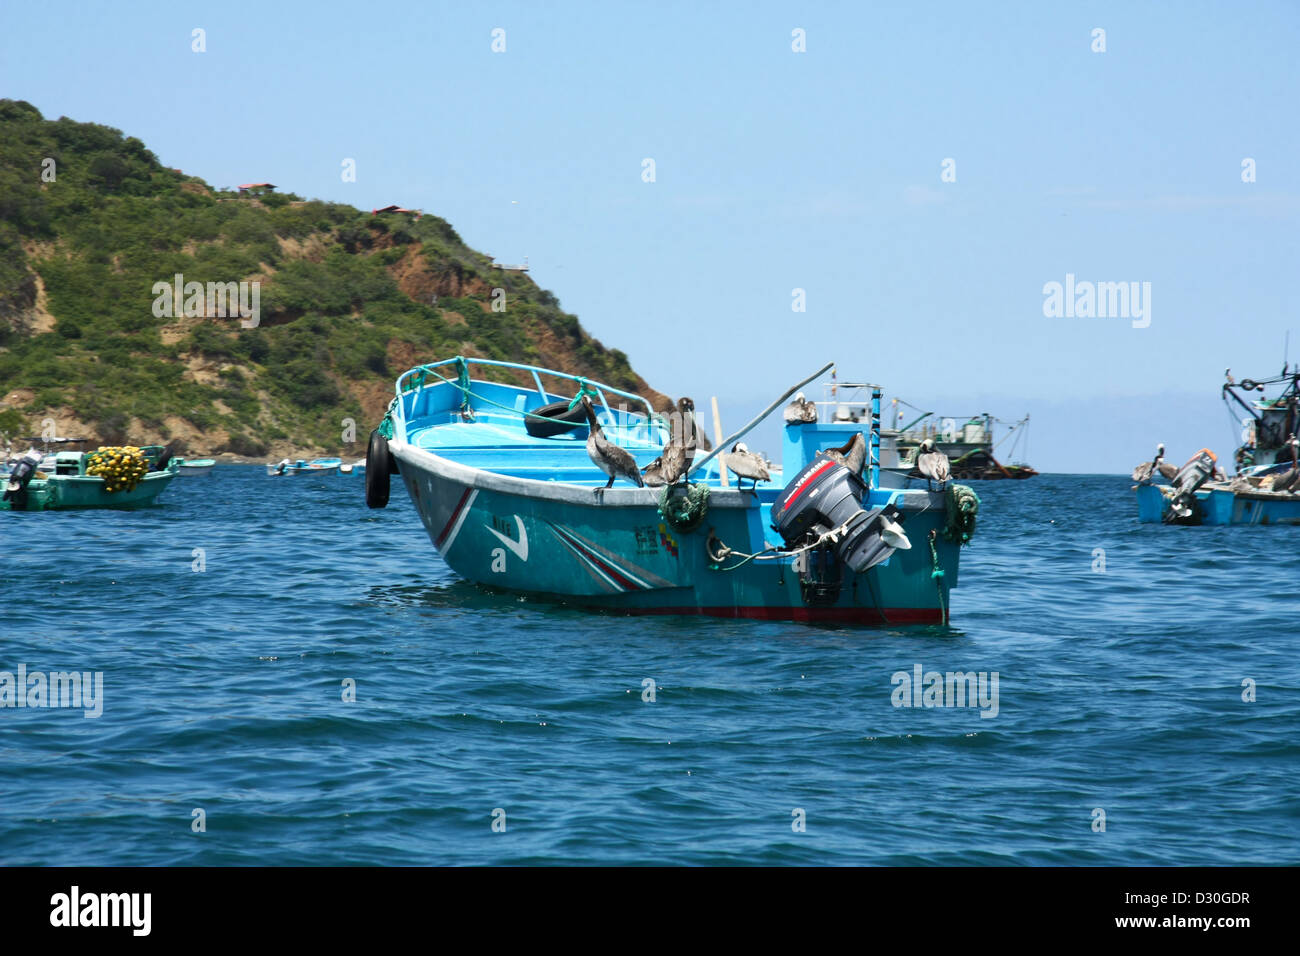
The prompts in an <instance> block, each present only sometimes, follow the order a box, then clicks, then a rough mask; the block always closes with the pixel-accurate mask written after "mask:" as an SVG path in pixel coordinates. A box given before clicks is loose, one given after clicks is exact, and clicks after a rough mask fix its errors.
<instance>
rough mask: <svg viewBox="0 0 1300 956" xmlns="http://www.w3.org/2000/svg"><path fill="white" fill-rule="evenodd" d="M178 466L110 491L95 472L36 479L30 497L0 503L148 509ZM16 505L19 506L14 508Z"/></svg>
mask: <svg viewBox="0 0 1300 956" xmlns="http://www.w3.org/2000/svg"><path fill="white" fill-rule="evenodd" d="M175 467H176V466H175V465H172V466H171V467H170V468H169V469H168V470H167V471H160V472H153V473H151V474H148V475H146V476H145V477H144V478H142V479H140V482H139V483H138V484H137V485H136V486H135V487H134V488H132V489H131V490H130V491H126V490H122V491H114V492H108V491H105V490H104V479H102V478H96V477H94V476H93V475H57V476H51V477H49V478H37V479H33V480H32V481H31V482H29V483H28V485H27V490H26V497H25V498H22V499H19V500H18V501H15V500H12V499H11V500H10V501H3V502H0V511H74V510H79V509H84V508H122V509H130V508H145V507H148V506H149V505H152V504H153V503H154V499H156V498H157V497H158V496H159V495H160V494H162V492H163V489H164V488H166V487H167V486H168V485H169V484H170V483H171V480H172V478H174V477H176V471H175ZM15 504H17V505H18V507H14V506H15Z"/></svg>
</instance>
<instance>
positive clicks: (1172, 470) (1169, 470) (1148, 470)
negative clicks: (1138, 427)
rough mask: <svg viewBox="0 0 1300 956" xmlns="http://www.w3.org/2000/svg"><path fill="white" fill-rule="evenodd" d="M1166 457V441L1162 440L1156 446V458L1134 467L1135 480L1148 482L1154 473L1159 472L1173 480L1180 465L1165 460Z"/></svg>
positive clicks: (1143, 482)
mask: <svg viewBox="0 0 1300 956" xmlns="http://www.w3.org/2000/svg"><path fill="white" fill-rule="evenodd" d="M1164 458H1165V445H1164V442H1161V443H1160V444H1159V445H1157V446H1156V457H1155V458H1153V459H1151V460H1150V461H1144V462H1142V464H1140V465H1138V466H1137V467H1136V468H1134V469H1133V480H1134V481H1137V482H1141V483H1142V484H1147V483H1148V482H1150V481H1151V477H1152V475H1154V474H1156V473H1157V472H1159V473H1160V474H1161V475H1163V476H1164V477H1165V478H1167V479H1169V480H1170V481H1172V480H1173V478H1174V475H1176V474H1178V466H1177V465H1172V464H1170V463H1169V462H1167V461H1165V460H1164Z"/></svg>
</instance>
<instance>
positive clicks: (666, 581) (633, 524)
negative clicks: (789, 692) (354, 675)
mask: <svg viewBox="0 0 1300 956" xmlns="http://www.w3.org/2000/svg"><path fill="white" fill-rule="evenodd" d="M831 368H832V365H829V364H828V365H827V366H826V367H825V368H823V369H821V370H820V371H819V372H818V373H816V374H815V375H813V376H810V377H809V378H806V379H804V380H803V381H802V382H800V383H799V384H798V385H796V386H793V387H791V388H790V389H789V390H788V391H786V392H785V394H784V395H782V396H781V397H780V398H778V399H777V400H776V401H774V402H773V403H772V404H771V405H770V406H769V407H768V409H767V411H766V412H764V413H763V415H760V416H759V417H758V418H757V419H755V420H754V421H752V422H750V423H749V424H748V425H746V426H745V427H744V428H743V429H741V430H740V431H738V432H736V433H735V434H733V435H731V436H730V437H728V438H727V439H726V440H725V441H724V442H722V443H720V444H719V445H718V448H716V449H714V450H713V451H712V452H709V453H707V454H705V453H703V449H702V448H701V449H700V452H699V453H697V454H696V455H695V457H694V459H693V461H692V462H691V464H690V465H689V470H688V473H687V475H686V477H685V479H684V480H683V481H681V482H678V483H676V484H674V485H670V486H666V487H652V486H648V485H647V486H645V487H638V486H637V484H636V483H635V481H634V480H630V479H629V478H626V477H621V476H620V477H617V478H615V479H614V480H613V482H612V486H610V487H608V490H605V489H606V486H607V485H609V484H610V478H609V472H608V471H605V470H601V468H599V467H597V464H598V462H597V460H595V459H594V458H593V457H592V454H589V448H588V441H587V439H588V435H589V429H590V425H589V416H588V412H589V411H590V412H591V413H593V414H594V416H595V419H596V421H597V423H598V425H599V432H600V434H601V435H602V436H603V442H608V443H612V444H613V445H616V446H617V447H618V448H620V449H622V450H623V451H625V452H627V453H628V455H630V456H631V457H632V458H633V459H635V462H636V466H637V467H638V468H640V469H642V470H644V469H645V468H646V467H647V466H649V465H650V464H651V463H652V462H654V460H655V459H656V458H660V457H661V456H662V455H663V452H664V449H665V446H667V445H668V444H669V443H670V442H671V440H672V436H673V434H674V433H673V429H672V426H671V425H670V423H669V421H668V420H666V418H665V416H664V415H661V414H659V413H657V412H656V410H655V409H654V408H653V407H652V406H651V404H650V403H649V402H648V401H647V400H646V399H645V398H643V397H641V396H639V395H635V394H633V393H631V392H625V391H622V390H620V389H617V388H614V387H612V386H609V385H605V384H602V383H598V382H594V381H590V380H587V379H584V378H582V377H580V376H576V375H570V374H567V373H563V372H556V371H552V370H549V369H544V368H539V367H536V366H530V365H521V364H517V363H513V362H502V361H495V360H489V359H479V358H465V357H460V356H458V357H456V358H451V359H446V360H444V361H440V362H435V363H432V364H428V365H420V366H417V367H416V368H413V369H410V370H409V371H407V372H405V373H403V374H402V375H401V376H400V377H399V378H398V380H397V385H396V396H395V397H394V398H393V400H392V402H391V404H390V405H389V408H388V412H387V414H386V415H385V416H384V419H383V421H382V422H381V423H380V425H379V427H378V428H377V429H375V431H374V432H372V433H371V436H370V442H369V446H368V449H367V456H366V471H365V481H366V502H367V504H368V505H369V506H370V507H372V508H378V507H384V506H385V505H386V504H387V503H388V499H389V483H390V477H391V476H393V475H398V476H400V478H401V480H402V483H403V484H404V485H405V486H406V491H407V493H408V495H409V496H410V499H411V502H412V504H414V506H415V509H416V511H417V512H418V513H419V515H420V518H421V520H422V521H423V523H424V527H425V529H426V531H427V532H428V535H429V538H430V539H431V540H432V542H433V545H434V547H435V548H436V549H437V550H438V551H439V552H440V553H441V555H442V557H443V559H444V560H445V561H446V563H447V564H448V566H449V567H451V569H452V570H453V571H455V572H456V573H457V574H459V575H461V576H462V577H464V578H467V579H468V580H470V581H473V582H477V583H479V584H483V585H488V586H494V587H498V588H502V589H506V590H509V591H515V592H524V593H529V594H533V595H538V596H541V597H545V598H548V599H556V600H560V601H563V602H566V603H571V604H575V605H579V606H582V607H588V608H594V609H604V610H613V611H618V612H622V613H639V614H704V615H714V616H720V617H736V618H760V619H773V620H798V621H811V622H846V623H855V624H870V623H890V624H893V623H904V622H912V623H915V622H922V623H929V622H934V623H946V621H947V615H948V599H949V592H950V590H951V589H952V588H954V587H956V586H957V566H958V558H959V553H960V549H961V544H962V543H963V542H965V541H968V540H969V537H970V533H971V532H972V531H973V527H974V507H976V506H977V505H978V499H976V498H975V496H974V494H973V493H969V495H968V497H966V498H964V499H963V500H964V501H965V502H966V505H964V506H963V507H964V511H963V508H956V509H954V508H953V507H952V504H953V499H952V495H953V491H954V489H958V488H961V486H951V485H950V486H949V487H948V488H947V489H945V490H935V491H929V490H923V489H885V488H881V487H880V462H879V457H880V454H879V453H880V417H879V402H880V390H879V389H878V388H877V389H875V390H874V392H873V405H874V409H873V410H874V414H873V417H872V420H871V424H870V426H869V431H867V432H866V433H865V434H863V430H862V426H860V425H858V424H856V423H848V422H818V421H798V422H791V423H788V424H786V425H785V427H784V431H785V435H784V441H783V457H782V461H781V462H780V463H779V464H780V466H781V467H777V463H773V465H772V467H771V469H770V480H769V481H759V482H758V483H757V487H756V488H755V489H750V488H745V489H744V490H740V489H738V488H734V487H730V486H729V480H728V479H727V478H724V471H723V468H725V461H724V457H725V456H722V455H719V450H722V449H728V448H734V447H735V443H736V442H737V441H739V439H740V438H741V437H742V436H743V435H745V434H746V433H748V431H750V430H751V429H752V428H753V427H754V426H755V425H756V424H758V422H759V421H761V420H762V419H763V418H764V417H766V415H768V414H770V413H772V412H773V411H775V410H777V409H778V408H779V407H780V406H781V405H782V404H783V403H784V402H785V401H786V400H787V399H789V398H790V396H791V395H793V394H794V393H795V391H796V389H798V388H799V387H800V386H802V385H805V384H807V383H808V382H810V381H813V380H815V379H816V378H818V377H819V376H821V375H824V374H825V373H826V372H827V371H828V370H829V369H831ZM472 372H473V373H477V374H476V375H474V376H473V377H472V376H471V373H472ZM486 374H492V375H493V377H495V378H505V377H509V378H512V379H515V380H516V381H519V380H523V381H528V380H529V379H531V381H532V384H533V387H529V386H526V385H518V384H507V383H505V382H501V381H488V380H486V379H485V378H480V377H478V375H486ZM543 377H545V378H546V379H548V381H550V382H551V383H552V385H551V389H548V388H547V387H546V386H545V385H543V381H542V379H543ZM556 383H558V384H556ZM685 404H689V402H687V403H685ZM679 407H681V406H680V405H679ZM670 411H671V410H670ZM670 417H671V416H670ZM852 434H863V438H864V439H865V440H866V443H867V445H868V447H869V451H868V452H867V455H866V456H865V457H866V460H865V462H864V465H863V467H862V471H861V473H854V472H853V471H851V470H850V468H849V467H848V466H846V465H845V464H844V463H843V458H844V456H840V457H839V458H835V457H833V456H827V455H826V454H824V452H825V451H826V450H827V449H835V448H842V447H844V446H846V445H847V444H848V443H849V442H850V441H851V440H852ZM602 447H606V446H605V445H604V444H603V443H602ZM859 460H860V459H859ZM620 475H621V473H620ZM962 490H964V491H965V492H969V489H962ZM972 500H973V501H974V503H975V504H974V506H972V505H971V504H970V502H971V501H972ZM954 513H958V514H963V513H964V514H966V515H967V516H968V521H967V524H966V526H965V527H964V528H961V527H958V528H954V519H953V517H952V515H953V514H954ZM957 523H958V524H960V520H959V521H958V522H957Z"/></svg>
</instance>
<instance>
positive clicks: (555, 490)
mask: <svg viewBox="0 0 1300 956" xmlns="http://www.w3.org/2000/svg"><path fill="white" fill-rule="evenodd" d="M388 447H389V450H390V451H391V452H392V453H393V455H394V457H396V458H397V459H398V461H399V462H403V461H405V460H406V459H408V458H409V459H411V462H412V464H414V465H416V466H417V467H418V466H423V467H424V468H425V469H426V470H428V471H431V472H432V473H433V474H435V475H436V476H437V477H440V478H448V479H450V480H452V481H459V482H460V483H461V484H464V485H467V486H469V487H471V488H475V489H483V490H486V491H495V492H500V493H502V494H511V495H518V496H520V497H524V498H537V499H544V500H547V501H556V502H564V503H566V504H576V505H583V506H585V507H624V508H626V507H646V506H653V507H655V508H658V507H659V495H660V493H661V489H659V488H651V487H646V488H618V487H614V488H609V489H605V490H604V491H603V494H601V495H599V496H597V495H595V494H593V491H595V490H600V489H599V486H595V487H593V486H590V485H575V484H571V483H569V482H562V481H543V480H541V479H539V478H519V477H516V476H515V475H502V474H500V473H498V472H495V471H488V470H487V469H484V468H476V467H474V466H473V465H466V464H463V463H462V462H458V461H456V460H455V459H452V458H446V457H444V456H442V455H436V454H434V453H433V452H431V451H429V450H428V449H427V448H420V447H419V446H417V445H412V444H411V443H409V442H406V441H398V440H394V441H392V442H389V446H388ZM708 487H709V507H710V508H733V509H739V510H749V509H750V508H761V507H762V506H763V504H764V503H765V502H763V501H762V500H761V499H759V498H757V497H756V496H755V495H754V493H753V492H751V491H748V490H746V491H740V490H738V489H734V488H718V487H715V486H713V485H709V486H708ZM876 491H877V492H879V493H884V494H888V495H889V501H888V502H887V503H889V504H893V505H895V506H896V507H898V508H899V509H900V510H902V511H904V512H918V513H919V512H923V511H929V510H931V509H934V508H939V509H942V508H944V507H945V502H944V497H943V496H944V493H943V492H941V491H922V490H920V489H903V488H897V489H891V488H880V489H876ZM922 496H924V497H922ZM611 499H612V500H611Z"/></svg>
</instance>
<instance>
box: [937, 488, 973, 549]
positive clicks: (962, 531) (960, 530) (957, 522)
mask: <svg viewBox="0 0 1300 956" xmlns="http://www.w3.org/2000/svg"><path fill="white" fill-rule="evenodd" d="M944 504H945V506H946V509H947V513H948V521H947V524H946V525H945V526H944V529H943V536H944V537H945V538H947V539H948V540H949V541H951V542H952V543H953V544H956V545H962V544H970V541H971V538H973V537H975V517H976V515H978V514H979V510H980V499H979V495H977V494H975V489H974V488H972V487H971V486H970V485H957V484H949V485H948V493H947V495H946V496H945V498H944Z"/></svg>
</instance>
